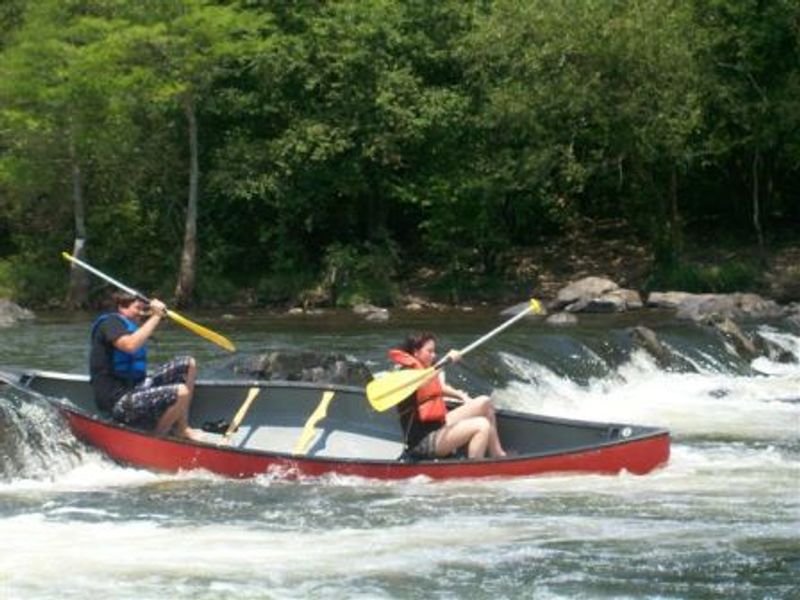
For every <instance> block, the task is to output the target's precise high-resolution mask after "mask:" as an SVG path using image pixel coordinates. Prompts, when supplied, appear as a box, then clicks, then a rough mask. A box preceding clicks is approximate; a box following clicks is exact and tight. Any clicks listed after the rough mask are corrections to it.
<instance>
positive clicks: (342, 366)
mask: <svg viewBox="0 0 800 600" xmlns="http://www.w3.org/2000/svg"><path fill="white" fill-rule="evenodd" d="M231 369H232V370H233V372H234V373H236V374H238V375H247V376H250V377H254V378H256V379H267V380H273V381H275V380H283V381H312V382H315V383H340V384H347V385H358V386H361V385H366V384H367V383H368V382H369V381H370V380H371V379H372V373H371V372H370V370H369V369H368V368H367V366H366V365H365V364H363V363H361V362H359V361H357V360H355V359H352V358H349V357H347V356H345V355H344V354H340V353H333V352H287V351H273V352H265V353H263V354H256V355H251V356H246V357H243V358H242V359H239V360H237V361H236V362H234V363H233V364H232V365H231Z"/></svg>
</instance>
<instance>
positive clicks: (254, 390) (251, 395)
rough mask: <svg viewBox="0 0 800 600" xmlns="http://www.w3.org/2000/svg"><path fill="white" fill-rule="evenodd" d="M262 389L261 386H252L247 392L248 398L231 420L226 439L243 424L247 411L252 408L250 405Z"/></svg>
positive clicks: (226, 431) (225, 434)
mask: <svg viewBox="0 0 800 600" xmlns="http://www.w3.org/2000/svg"><path fill="white" fill-rule="evenodd" d="M260 391H261V388H259V387H251V388H250V390H249V391H248V392H247V398H245V399H244V402H242V405H241V406H240V407H239V410H237V411H236V415H235V416H234V417H233V421H231V424H230V425H228V429H226V430H225V433H224V438H225V439H226V440H227V439H228V438H229V437H231V434H232V433H233V432H234V431H236V430H237V429H238V428H239V425H241V424H242V420H243V419H244V416H245V415H246V414H247V411H248V410H250V405H251V404H252V403H253V400H255V399H256V396H258V393H259V392H260Z"/></svg>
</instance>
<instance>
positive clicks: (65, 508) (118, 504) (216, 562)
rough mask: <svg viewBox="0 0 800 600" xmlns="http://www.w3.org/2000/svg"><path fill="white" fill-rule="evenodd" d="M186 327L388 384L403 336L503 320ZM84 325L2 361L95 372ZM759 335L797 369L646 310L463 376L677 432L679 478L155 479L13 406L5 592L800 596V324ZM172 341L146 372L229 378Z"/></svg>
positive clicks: (460, 333)
mask: <svg viewBox="0 0 800 600" xmlns="http://www.w3.org/2000/svg"><path fill="white" fill-rule="evenodd" d="M192 316H193V317H195V318H197V319H198V320H199V321H201V322H204V323H206V324H208V325H210V326H212V328H214V329H216V330H219V331H221V332H224V333H225V334H227V335H229V337H231V338H232V339H234V341H235V342H236V343H237V345H238V349H239V352H240V353H242V354H243V355H247V354H255V353H259V352H263V351H265V350H276V349H278V350H289V351H296V350H314V351H331V352H342V353H346V354H347V355H349V356H350V357H352V358H353V359H354V360H359V361H363V362H365V363H367V364H368V365H369V366H370V368H372V369H373V370H381V369H383V368H385V367H386V366H387V365H386V363H385V361H384V358H383V357H384V355H385V350H386V348H387V347H389V346H391V345H392V344H394V343H396V342H398V341H399V340H400V339H401V338H402V336H403V334H404V333H405V332H406V331H407V330H409V329H419V328H430V329H434V330H436V331H437V332H438V333H439V334H440V347H442V348H445V349H446V348H450V347H463V346H465V345H466V344H467V343H469V342H470V341H472V340H474V339H475V338H477V337H478V336H480V335H482V334H483V333H485V332H486V331H488V330H490V329H491V328H492V327H494V326H495V325H496V324H498V323H499V322H500V320H501V318H500V317H498V316H497V314H496V311H477V312H452V313H446V314H435V315H430V314H429V315H406V316H400V317H394V318H393V319H392V320H391V321H390V322H389V323H386V324H379V325H376V324H368V323H366V322H364V321H362V320H360V319H357V318H355V317H352V316H349V315H337V314H331V315H326V316H318V317H304V318H303V317H298V318H292V317H280V318H278V317H271V316H268V315H247V316H239V317H237V318H235V319H231V320H222V319H217V320H214V319H211V320H209V319H205V318H203V317H197V316H195V315H192ZM637 324H645V325H647V326H649V327H651V328H652V329H653V330H655V331H656V333H657V334H658V335H659V337H660V339H661V340H662V341H663V342H664V343H665V344H666V345H667V346H668V347H669V348H670V349H671V350H672V352H673V353H674V356H675V357H676V359H675V360H674V361H673V363H671V365H670V366H668V367H663V366H659V365H658V363H657V362H656V361H655V360H654V359H652V358H651V357H650V356H649V355H648V354H647V353H645V352H644V351H643V350H640V349H637V348H636V347H635V346H634V345H632V343H631V341H630V335H629V330H628V328H629V327H630V326H632V325H637ZM88 327H89V316H87V315H73V316H67V315H49V316H43V317H40V318H39V319H38V320H37V321H35V322H33V323H30V324H26V325H22V326H18V327H14V328H11V329H6V330H2V331H0V364H2V365H4V366H22V367H37V368H44V369H51V370H65V371H70V372H76V373H78V372H83V371H84V369H85V362H86V338H87V330H88ZM746 331H747V333H748V334H750V335H753V336H755V335H759V336H763V337H766V338H769V339H770V340H771V342H772V344H773V347H780V348H782V349H783V351H784V354H785V356H790V357H793V358H794V362H793V363H791V362H790V363H788V364H787V363H777V362H774V361H771V360H769V359H768V358H765V357H762V358H759V359H757V360H756V362H755V364H752V363H751V362H749V361H747V360H743V359H741V358H739V357H738V356H736V355H735V353H734V352H733V349H732V347H731V346H729V345H728V344H726V343H725V342H724V341H723V340H722V339H720V338H719V337H718V336H717V335H715V334H714V333H713V332H711V331H709V330H707V329H704V328H702V327H699V326H695V325H690V324H688V323H684V322H680V321H675V320H674V319H672V318H671V316H670V315H655V314H647V315H641V314H640V315H628V316H621V317H620V316H617V317H610V316H604V317H594V318H584V319H582V321H581V324H580V325H578V326H577V327H572V328H564V329H558V328H552V327H549V326H547V325H545V324H543V323H542V322H541V321H538V320H530V321H525V322H523V323H521V324H518V325H516V326H514V327H513V328H511V329H509V330H507V331H506V332H504V333H503V334H501V335H500V336H498V337H496V338H494V339H492V340H491V341H489V342H488V343H487V344H485V345H484V346H481V347H480V348H479V349H477V350H475V351H474V352H473V353H472V354H470V355H469V356H468V357H466V358H465V359H464V361H463V364H461V365H458V366H456V367H453V368H451V369H448V377H450V378H451V380H455V381H456V382H457V385H459V386H463V387H466V388H467V389H470V390H472V391H474V392H476V393H478V392H486V391H488V390H490V389H494V393H493V395H494V399H495V401H496V403H497V404H498V405H500V406H504V407H510V408H513V409H516V410H523V411H530V412H538V413H545V414H549V415H557V416H566V417H572V418H585V419H592V420H595V419H596V420H614V421H623V422H633V423H641V424H652V425H660V426H665V427H667V428H669V429H670V430H671V432H672V436H673V447H672V457H671V459H670V462H669V464H668V465H667V466H666V467H665V468H663V469H660V470H658V471H656V472H654V473H652V474H649V475H646V476H632V475H630V474H626V473H622V474H620V475H618V476H586V475H570V476H561V475H555V476H547V477H532V478H523V479H515V480H506V481H459V482H432V481H428V480H424V479H417V480H411V481H405V482H392V483H385V482H376V481H367V480H361V479H353V478H341V477H327V478H324V479H309V480H302V481H299V482H298V481H293V482H287V481H283V480H279V479H274V478H270V477H261V478H257V479H253V480H247V481H230V480H226V479H222V478H220V477H216V476H213V475H209V474H207V473H198V472H191V473H180V474H156V473H151V472H148V471H145V470H140V469H135V468H130V467H124V466H120V465H117V464H115V463H113V462H111V461H109V460H107V459H106V458H104V457H103V456H102V455H100V454H99V453H97V452H96V451H94V450H92V449H90V448H87V447H85V446H84V445H82V444H81V443H79V442H77V441H76V440H75V439H74V438H73V437H72V436H71V435H70V433H69V431H68V430H67V429H66V428H65V427H64V424H63V423H62V421H61V420H60V418H59V417H58V415H57V414H56V413H55V412H54V411H53V410H52V409H51V408H50V407H49V405H48V404H47V403H46V402H44V401H42V400H41V399H35V398H30V397H26V396H25V395H24V394H22V393H20V392H17V391H15V390H13V389H10V388H7V387H6V388H0V436H2V438H0V450H2V452H3V463H2V465H3V469H2V471H0V539H1V540H2V551H0V597H2V598H81V599H83V598H87V597H97V598H220V597H227V598H237V599H247V598H420V599H422V598H720V597H732V598H786V599H790V598H800V366H798V364H797V363H798V361H800V330H798V328H797V326H796V325H795V324H792V323H790V322H777V323H770V324H766V323H760V324H752V325H750V326H747V328H746ZM159 337H160V339H158V340H157V341H156V343H155V344H154V349H153V352H154V354H155V356H154V359H155V360H158V359H159V358H167V357H168V356H170V355H172V354H175V353H184V352H186V353H192V354H194V355H195V356H196V357H197V358H198V360H199V363H200V369H201V377H207V378H208V377H211V378H220V377H234V375H233V374H232V371H231V359H230V357H229V356H226V355H225V353H224V351H222V350H219V351H218V350H216V349H215V347H213V346H211V345H210V344H207V343H205V342H203V340H201V339H200V338H197V337H194V336H192V335H191V334H189V333H187V332H186V331H185V330H182V329H179V328H177V327H175V326H168V327H164V331H163V332H161V333H160V336H159ZM754 366H755V367H757V369H755V368H754ZM764 372H769V373H770V374H764ZM235 408H236V407H233V408H232V412H233V411H235Z"/></svg>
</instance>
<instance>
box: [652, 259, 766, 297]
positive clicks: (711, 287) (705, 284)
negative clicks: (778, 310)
mask: <svg viewBox="0 0 800 600" xmlns="http://www.w3.org/2000/svg"><path fill="white" fill-rule="evenodd" d="M760 281H761V269H759V268H758V266H756V265H755V264H752V263H750V262H747V261H740V262H728V263H724V264H721V265H696V264H686V263H680V264H678V265H676V266H675V267H673V268H661V269H658V270H656V271H654V272H653V274H652V275H651V277H650V280H649V281H648V284H647V286H646V287H647V288H648V289H650V290H655V289H662V290H667V289H669V290H680V291H684V292H692V293H719V294H724V293H732V292H741V291H752V290H756V289H757V288H758V287H759V284H760Z"/></svg>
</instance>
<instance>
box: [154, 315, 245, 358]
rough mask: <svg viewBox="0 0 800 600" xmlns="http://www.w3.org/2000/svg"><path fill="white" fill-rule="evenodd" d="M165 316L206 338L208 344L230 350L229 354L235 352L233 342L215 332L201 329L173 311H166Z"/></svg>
mask: <svg viewBox="0 0 800 600" xmlns="http://www.w3.org/2000/svg"><path fill="white" fill-rule="evenodd" d="M167 316H168V317H169V318H170V319H172V320H173V321H175V322H176V323H178V324H179V325H183V326H184V327H186V329H188V330H189V331H193V332H194V333H196V334H197V335H199V336H200V337H204V338H206V339H207V340H208V341H209V342H213V343H215V344H216V345H217V346H220V347H222V348H225V350H230V351H231V352H235V351H236V346H234V345H233V342H232V341H230V340H229V339H228V338H226V337H225V336H224V335H221V334H219V333H217V332H216V331H211V330H210V329H208V328H207V327H203V326H202V325H199V324H197V323H195V322H194V321H190V320H189V319H187V318H186V317H184V316H181V315H179V314H178V313H176V312H175V311H172V310H168V311H167Z"/></svg>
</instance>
